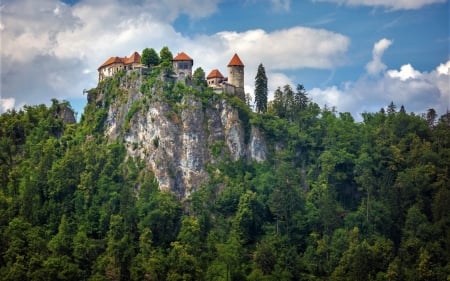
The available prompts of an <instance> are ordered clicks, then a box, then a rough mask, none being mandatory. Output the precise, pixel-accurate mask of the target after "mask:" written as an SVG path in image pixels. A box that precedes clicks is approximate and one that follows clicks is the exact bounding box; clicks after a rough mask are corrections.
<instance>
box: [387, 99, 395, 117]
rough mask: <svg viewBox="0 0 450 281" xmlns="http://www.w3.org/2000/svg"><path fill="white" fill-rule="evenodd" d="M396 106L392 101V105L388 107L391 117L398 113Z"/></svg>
mask: <svg viewBox="0 0 450 281" xmlns="http://www.w3.org/2000/svg"><path fill="white" fill-rule="evenodd" d="M396 108H397V107H396V106H395V104H394V102H393V101H391V103H390V104H389V105H388V107H387V113H388V114H389V115H391V114H394V113H395V112H396V111H395V110H396Z"/></svg>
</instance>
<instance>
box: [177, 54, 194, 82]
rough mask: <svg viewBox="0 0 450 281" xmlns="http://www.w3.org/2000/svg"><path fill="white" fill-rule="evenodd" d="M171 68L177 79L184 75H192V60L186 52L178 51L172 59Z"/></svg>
mask: <svg viewBox="0 0 450 281" xmlns="http://www.w3.org/2000/svg"><path fill="white" fill-rule="evenodd" d="M172 63H173V70H174V72H175V74H176V76H177V77H178V79H183V78H185V77H192V67H193V66H194V60H193V59H192V58H191V57H189V56H188V55H186V53H184V52H181V53H178V55H177V56H176V57H174V58H173V60H172Z"/></svg>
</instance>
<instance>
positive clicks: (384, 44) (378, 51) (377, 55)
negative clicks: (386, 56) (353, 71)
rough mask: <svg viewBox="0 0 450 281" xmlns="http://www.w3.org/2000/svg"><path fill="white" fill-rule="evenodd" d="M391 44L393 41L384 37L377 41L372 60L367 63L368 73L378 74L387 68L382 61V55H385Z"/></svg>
mask: <svg viewBox="0 0 450 281" xmlns="http://www.w3.org/2000/svg"><path fill="white" fill-rule="evenodd" d="M391 44H392V41H391V40H389V39H386V38H383V39H381V40H380V41H378V42H377V43H375V45H374V46H373V50H372V60H371V61H370V62H369V63H367V65H366V70H367V73H369V74H371V75H377V74H379V73H380V72H382V71H384V70H386V65H385V64H384V63H383V62H382V61H381V57H382V56H383V53H384V51H385V50H386V49H387V48H389V46H390V45H391Z"/></svg>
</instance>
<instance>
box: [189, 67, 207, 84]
mask: <svg viewBox="0 0 450 281" xmlns="http://www.w3.org/2000/svg"><path fill="white" fill-rule="evenodd" d="M192 82H193V83H194V85H196V86H200V87H206V86H207V84H206V74H205V71H203V68H201V67H197V68H196V69H195V70H194V73H193V74H192Z"/></svg>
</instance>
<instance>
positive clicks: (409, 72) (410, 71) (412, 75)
mask: <svg viewBox="0 0 450 281" xmlns="http://www.w3.org/2000/svg"><path fill="white" fill-rule="evenodd" d="M387 75H388V76H390V77H391V78H398V79H400V80H401V81H405V80H408V79H416V78H419V77H420V76H421V73H420V72H419V71H417V70H415V69H414V68H413V67H412V66H411V65H410V64H409V63H408V64H405V65H402V67H401V68H400V71H398V70H395V69H393V70H389V71H388V72H387Z"/></svg>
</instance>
